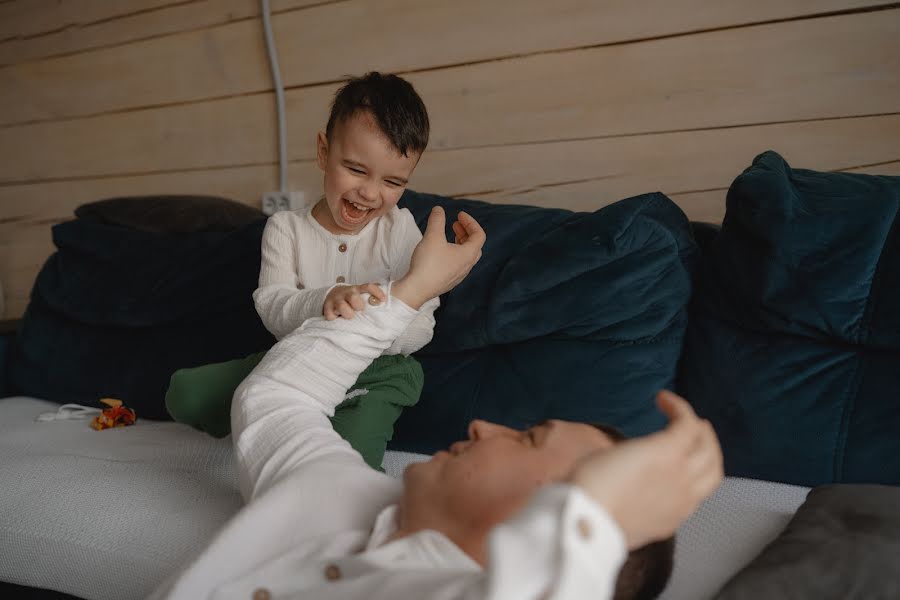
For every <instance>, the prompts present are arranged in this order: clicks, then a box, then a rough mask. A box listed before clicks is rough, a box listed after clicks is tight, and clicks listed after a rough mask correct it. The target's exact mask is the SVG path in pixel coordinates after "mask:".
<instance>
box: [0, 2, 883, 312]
mask: <svg viewBox="0 0 900 600" xmlns="http://www.w3.org/2000/svg"><path fill="white" fill-rule="evenodd" d="M272 9H273V13H274V17H273V23H274V27H275V30H276V39H277V43H278V47H279V51H280V59H281V64H282V73H283V75H284V79H285V83H286V84H287V85H288V87H289V89H288V93H287V102H288V125H289V144H288V145H289V150H290V158H291V163H290V169H289V181H290V187H291V189H294V190H302V191H305V192H306V193H307V194H308V195H309V196H310V197H311V198H315V197H318V195H319V194H320V193H321V174H320V173H319V172H318V170H317V169H316V167H315V165H314V163H313V162H312V160H311V159H312V157H313V147H314V145H313V139H314V135H315V133H316V131H318V130H319V129H320V128H321V127H322V126H323V125H324V123H325V119H326V116H327V110H328V104H329V101H330V98H331V95H332V94H333V92H334V90H335V89H336V88H337V86H338V85H340V82H341V81H343V80H345V78H346V77H347V76H348V75H350V74H358V73H361V72H364V71H366V70H369V69H378V70H382V71H392V72H400V73H403V74H405V76H406V77H407V78H408V79H410V80H411V81H412V82H413V83H414V84H415V85H416V87H417V89H418V90H419V91H420V93H421V94H422V96H423V98H424V99H425V101H426V104H427V105H428V107H429V112H430V114H431V118H432V140H431V145H430V149H429V151H428V152H427V153H426V155H425V157H424V158H423V160H422V163H421V165H420V167H419V168H418V169H417V172H416V173H415V175H414V178H413V180H412V182H411V187H412V188H413V189H418V190H422V191H428V192H434V193H441V194H445V195H451V196H455V197H470V198H479V199H483V200H488V201H491V202H515V203H528V204H537V205H542V206H559V207H565V208H570V209H573V210H593V209H596V208H599V207H601V206H604V205H606V204H608V203H610V202H613V201H615V200H618V199H620V198H623V197H627V196H631V195H635V194H639V193H644V192H648V191H654V190H661V191H663V192H664V193H666V194H667V195H669V196H670V197H671V198H673V199H674V200H675V201H676V202H677V203H678V204H679V205H680V206H681V207H682V208H683V209H684V210H685V212H686V213H687V214H688V216H689V217H690V218H692V219H695V220H706V221H713V222H715V221H719V220H721V217H722V214H723V212H724V199H725V194H726V191H727V188H728V185H729V184H730V183H731V181H732V180H733V178H734V177H735V176H736V175H737V174H738V173H740V171H741V170H742V169H743V168H744V167H746V165H747V164H748V163H749V162H750V160H751V159H752V158H753V156H754V155H756V154H757V153H759V152H761V151H763V150H765V149H767V148H773V149H775V150H778V151H779V152H781V153H782V154H783V155H785V157H786V158H787V159H788V161H789V162H790V163H791V164H792V165H793V166H795V167H806V168H813V169H819V170H852V171H854V172H864V173H883V174H893V175H900V77H898V73H900V35H898V32H900V8H898V5H897V4H896V3H886V2H878V1H876V0H789V1H783V0H760V1H759V2H756V3H747V2H744V1H742V0H721V1H713V0H683V1H680V2H677V3H675V2H667V1H666V0H650V1H649V2H644V3H636V2H630V1H629V0H606V1H605V2H603V3H597V2H595V1H593V0H559V1H558V2H547V1H546V0H518V1H516V2H512V1H497V2H482V1H480V0H456V1H454V2H446V1H445V0H272ZM870 9H871V10H870ZM258 12H259V2H258V0H121V1H119V0H117V1H116V2H107V1H106V0H78V1H76V0H12V1H7V2H0V64H6V66H4V67H0V279H2V281H3V283H4V288H5V291H6V294H7V313H6V315H5V316H6V317H7V318H8V317H15V316H18V315H19V314H21V312H22V310H24V307H25V304H26V302H27V296H28V293H29V291H30V289H31V286H32V283H33V280H34V275H35V273H36V272H37V270H38V269H39V268H40V266H41V265H42V264H43V262H44V260H45V259H46V257H47V256H48V255H49V254H50V253H51V252H52V250H53V246H52V243H51V239H50V226H51V225H52V224H53V223H56V222H60V221H61V220H64V219H66V218H69V217H70V216H71V214H72V210H73V209H74V208H75V207H76V206H78V205H79V204H82V203H84V202H88V201H91V200H96V199H99V198H104V197H111V196H119V195H137V194H159V193H200V194H218V195H222V196H225V197H230V198H234V199H236V200H239V201H241V202H245V203H247V204H251V205H258V201H259V200H258V199H259V196H260V194H261V193H262V192H263V191H266V190H271V189H274V188H275V187H276V186H277V179H278V178H277V175H278V174H277V170H276V168H275V161H276V156H275V150H276V139H275V116H274V97H273V95H272V94H271V92H270V88H271V80H270V74H269V66H268V61H267V58H266V55H265V48H264V42H263V37H262V26H261V24H260V22H259V18H258ZM649 15H652V18H649V17H648V16H649ZM0 317H2V316H0Z"/></svg>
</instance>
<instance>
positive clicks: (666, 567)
mask: <svg viewBox="0 0 900 600" xmlns="http://www.w3.org/2000/svg"><path fill="white" fill-rule="evenodd" d="M592 425H593V426H594V427H596V428H597V429H599V430H600V431H602V432H603V433H605V434H607V435H608V436H609V437H610V438H611V439H612V441H613V442H616V443H618V442H621V441H623V440H624V439H625V434H623V433H622V432H621V431H619V430H618V429H616V428H615V427H610V426H609V425H602V424H598V423H592ZM674 562H675V537H674V536H672V537H670V538H668V539H665V540H661V541H658V542H653V543H650V544H646V545H644V546H641V547H640V548H638V549H637V550H632V551H631V552H629V553H628V558H626V559H625V562H624V563H623V564H622V568H621V569H619V577H618V578H617V579H616V589H615V592H614V594H613V598H614V599H615V600H652V599H653V598H656V597H658V596H659V595H660V594H661V593H662V591H663V590H664V589H665V588H666V584H668V583H669V577H671V575H672V567H673V564H674Z"/></svg>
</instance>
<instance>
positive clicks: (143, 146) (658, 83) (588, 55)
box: [0, 10, 900, 182]
mask: <svg viewBox="0 0 900 600" xmlns="http://www.w3.org/2000/svg"><path fill="white" fill-rule="evenodd" d="M889 14H890V15H891V18H885V15H884V14H883V13H865V14H860V15H849V16H843V17H828V18H822V19H813V20H802V21H795V22H789V23H776V24H772V25H766V26H757V27H749V28H746V29H740V30H735V31H728V32H710V33H704V34H698V35H694V36H690V37H678V38H669V39H664V40H653V41H647V42H639V43H634V44H623V45H615V46H609V47H602V48H595V49H590V50H574V51H569V52H560V53H550V54H541V55H535V56H531V57H526V58H521V59H510V60H506V61H498V62H493V63H485V64H478V65H469V66H464V67H454V68H448V69H441V70H437V71H428V72H424V73H417V74H414V75H412V76H410V79H411V80H412V81H413V82H414V83H415V84H416V86H417V88H418V89H419V90H420V92H421V93H422V96H423V98H424V99H425V101H426V104H427V105H428V106H429V111H430V113H431V116H432V121H433V124H434V127H433V134H432V143H431V146H430V147H431V148H432V149H451V148H478V147H484V146H502V145H506V144H521V143H531V142H542V141H555V140H565V139H583V138H593V137H606V136H618V135H635V134H638V133H649V132H664V131H679V130H693V129H710V128H717V127H723V126H728V127H733V126H736V125H746V124H754V123H775V122H786V121H793V120H798V119H803V120H809V119H822V118H833V117H841V116H852V115H866V114H881V113H895V112H900V77H897V73H900V36H897V29H896V27H895V25H896V24H897V23H898V22H897V21H896V20H895V18H896V17H897V16H900V10H897V11H889ZM888 50H896V52H888ZM784 56H791V57H792V60H791V61H786V60H784ZM589 75H590V76H591V77H595V78H596V80H597V82H599V83H594V84H590V85H589V84H588V82H587V81H586V77H588V76H589ZM537 82H540V83H539V84H538V83H537ZM335 87H336V86H335V85H327V86H316V87H313V88H303V89H298V90H293V91H291V92H290V93H289V94H288V113H289V128H290V137H289V139H290V144H289V152H290V156H291V158H292V159H294V160H298V159H299V160H302V159H311V158H312V157H313V152H314V145H313V143H312V140H313V139H314V136H315V132H316V131H318V130H319V129H320V128H321V127H322V126H323V124H324V122H325V119H326V116H327V105H328V101H329V98H330V97H331V95H332V94H333V92H334V89H335ZM272 104H273V100H272V97H271V95H256V96H246V97H237V98H229V99H225V100H217V101H211V102H206V103H199V104H189V105H178V106H172V107H164V108H156V109H148V110H141V111H131V112H127V113H120V114H119V113H117V114H110V115H102V116H98V117H92V118H87V119H77V120H72V121H64V122H58V123H37V124H32V125H20V126H13V127H7V128H3V129H0V148H4V149H9V150H11V151H10V152H5V153H4V154H8V156H4V160H3V161H2V162H0V182H17V181H33V180H40V179H60V178H70V177H88V176H90V177H96V176H106V175H115V174H120V173H134V174H137V173H147V172H155V171H164V170H173V169H196V168H209V167H215V166H240V165H249V164H259V163H265V162H272V161H274V160H275V155H274V153H275V148H276V146H275V141H274V136H275V132H274V129H275V127H274V122H273V111H272Z"/></svg>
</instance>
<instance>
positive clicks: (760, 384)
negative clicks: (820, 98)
mask: <svg viewBox="0 0 900 600" xmlns="http://www.w3.org/2000/svg"><path fill="white" fill-rule="evenodd" d="M898 212H900V178H898V177H878V176H869V175H854V174H844V173H818V172H815V171H809V170H803V169H792V168H791V167H790V166H789V165H788V164H787V163H786V162H785V161H784V159H783V158H782V157H781V156H779V155H778V154H776V153H775V152H771V151H770V152H766V153H764V154H761V155H760V156H758V157H757V158H756V159H755V160H754V161H753V164H752V165H751V166H750V167H749V168H748V169H747V170H746V171H744V173H743V174H741V175H740V176H739V177H738V178H737V179H736V180H735V181H734V183H733V184H732V186H731V189H730V190H729V192H728V199H727V210H726V216H725V220H724V223H723V225H722V230H721V232H720V233H719V234H718V235H717V236H716V238H715V239H714V240H713V242H712V243H711V244H710V248H709V252H708V253H706V255H705V259H704V261H703V266H702V268H701V274H700V276H699V279H698V283H697V293H696V295H695V299H694V302H693V305H692V309H691V319H690V326H689V330H688V335H687V340H686V344H685V354H684V360H683V369H682V372H681V378H680V383H681V385H680V388H681V391H682V392H683V393H684V394H685V395H686V396H687V397H688V398H689V400H690V401H691V402H692V403H693V404H694V406H695V407H696V409H697V411H698V412H699V413H700V414H701V415H703V416H706V417H707V418H709V419H710V420H711V421H712V423H713V425H714V426H715V428H716V430H717V432H718V433H719V436H720V438H721V441H722V446H723V451H724V454H725V467H726V472H727V473H728V474H729V475H737V476H743V477H752V478H759V479H768V480H774V481H783V482H787V483H796V484H801V485H807V486H814V485H819V484H824V483H832V482H860V483H891V484H900V224H898V222H900V220H898V218H897V215H898Z"/></svg>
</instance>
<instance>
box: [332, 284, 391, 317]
mask: <svg viewBox="0 0 900 600" xmlns="http://www.w3.org/2000/svg"><path fill="white" fill-rule="evenodd" d="M362 294H371V295H372V296H374V297H375V298H377V299H378V300H379V301H380V302H384V301H385V300H387V295H385V293H384V291H382V289H381V288H380V287H379V286H378V284H377V283H364V284H362V285H338V286H335V287H334V289H332V290H331V291H330V292H328V295H327V296H325V304H324V305H323V306H322V314H323V315H325V318H326V319H327V320H329V321H333V320H335V319H337V318H338V317H343V318H345V319H352V318H353V317H354V316H356V312H357V311H363V310H365V308H366V303H365V302H363V299H362Z"/></svg>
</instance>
